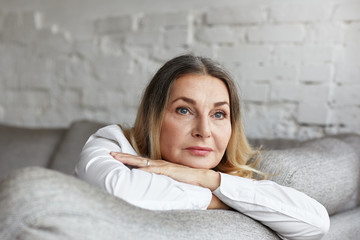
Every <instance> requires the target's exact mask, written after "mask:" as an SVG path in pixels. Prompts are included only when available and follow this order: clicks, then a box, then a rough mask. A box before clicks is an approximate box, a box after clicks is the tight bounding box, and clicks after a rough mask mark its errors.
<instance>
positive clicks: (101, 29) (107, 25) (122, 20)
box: [94, 16, 132, 34]
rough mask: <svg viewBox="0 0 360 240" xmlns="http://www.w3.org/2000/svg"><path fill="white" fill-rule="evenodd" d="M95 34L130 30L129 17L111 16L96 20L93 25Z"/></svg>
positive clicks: (130, 19)
mask: <svg viewBox="0 0 360 240" xmlns="http://www.w3.org/2000/svg"><path fill="white" fill-rule="evenodd" d="M94 28H95V32H96V33H98V34H111V33H118V32H124V31H130V30H131V29H132V18H131V16H113V17H107V18H104V19H98V20H96V21H95V23H94Z"/></svg>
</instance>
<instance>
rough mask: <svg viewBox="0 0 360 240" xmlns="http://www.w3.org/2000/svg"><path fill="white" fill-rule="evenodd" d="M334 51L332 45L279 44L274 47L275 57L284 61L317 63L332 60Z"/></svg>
mask: <svg viewBox="0 0 360 240" xmlns="http://www.w3.org/2000/svg"><path fill="white" fill-rule="evenodd" d="M334 52H335V49H334V48H333V47H332V46H318V45H316V46H311V45H310V46H309V45H307V46H306V45H305V46H279V47H276V48H275V58H276V59H277V60H279V61H281V62H285V63H294V62H304V63H307V64H309V63H315V64H319V63H324V62H329V61H332V60H333V58H334Z"/></svg>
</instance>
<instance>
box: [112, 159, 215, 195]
mask: <svg viewBox="0 0 360 240" xmlns="http://www.w3.org/2000/svg"><path fill="white" fill-rule="evenodd" d="M110 155H111V156H113V157H114V158H115V159H116V160H118V161H120V162H122V163H124V164H127V165H131V166H134V167H138V168H139V169H140V170H143V171H146V172H151V173H156V174H160V175H166V176H168V177H171V178H172V179H174V180H176V181H179V182H184V183H188V184H192V185H197V186H201V187H205V188H209V189H210V190H211V191H214V190H215V189H216V188H218V187H219V186H220V174H219V173H217V172H215V171H213V170H209V169H197V168H191V167H187V166H184V165H180V164H175V163H172V162H168V161H165V160H150V159H148V158H143V157H139V156H134V155H131V154H127V153H119V152H111V153H110Z"/></svg>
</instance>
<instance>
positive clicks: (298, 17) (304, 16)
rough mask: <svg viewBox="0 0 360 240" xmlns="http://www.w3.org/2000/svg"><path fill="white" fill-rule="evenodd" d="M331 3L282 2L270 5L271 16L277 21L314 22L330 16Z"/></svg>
mask: <svg viewBox="0 0 360 240" xmlns="http://www.w3.org/2000/svg"><path fill="white" fill-rule="evenodd" d="M331 9H332V8H331V6H330V4H326V3H325V2H322V3H282V4H273V5H271V6H270V18H271V19H273V20H274V21H276V22H313V21H321V20H326V19H329V18H330V14H331Z"/></svg>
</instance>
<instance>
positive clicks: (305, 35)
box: [0, 0, 360, 139]
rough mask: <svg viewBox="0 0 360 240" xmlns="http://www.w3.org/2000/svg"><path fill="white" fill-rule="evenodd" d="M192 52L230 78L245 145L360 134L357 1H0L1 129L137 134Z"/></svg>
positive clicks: (359, 11) (359, 8) (359, 9)
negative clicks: (159, 92)
mask: <svg viewBox="0 0 360 240" xmlns="http://www.w3.org/2000/svg"><path fill="white" fill-rule="evenodd" d="M187 52H192V53H195V54H200V55H206V56H209V57H212V58H215V59H217V60H218V61H220V62H221V63H222V64H223V65H225V66H226V67H227V68H228V69H229V70H231V72H232V73H233V75H234V77H235V78H236V80H237V82H238V84H239V86H240V88H241V98H242V101H243V115H244V118H245V127H246V131H247V133H248V135H249V136H252V137H287V138H300V139H304V138H309V137H319V136H322V135H324V134H326V133H338V132H358V133H360V0H355V1H354V0H352V1H347V0H312V1H310V0H293V1H288V0H247V1H244V0H242V1H239V0H225V1H215V0H214V1H208V0H206V1H205V0H198V1H190V0H182V1H165V0H156V1H146V0H142V1H139V0H138V1H131V0H128V1H125V0H107V1H96V0H86V1H85V0H77V1H73V0H71V1H70V0H66V1H64V0H63V1H55V0H54V1H48V0H1V1H0V122H2V123H7V124H11V125H17V126H34V127H35V126H40V127H48V126H49V127H50V126H67V125H68V124H70V123H71V121H74V120H76V119H84V118H85V119H91V120H97V121H102V122H107V123H113V122H116V123H127V124H128V125H131V124H132V122H133V120H134V118H135V113H136V109H137V106H138V102H139V98H140V96H141V92H142V89H143V88H144V86H145V85H146V83H147V81H148V80H149V79H150V78H151V76H152V74H153V73H154V72H155V71H156V70H157V69H158V68H159V67H160V66H161V65H162V64H163V63H164V62H165V61H166V60H168V59H170V58H172V57H174V56H176V55H178V54H181V53H187Z"/></svg>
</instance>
